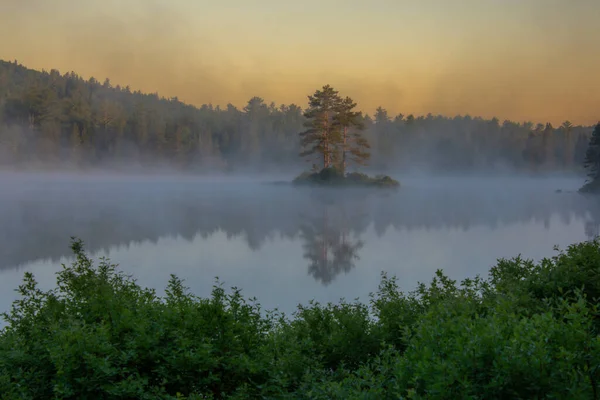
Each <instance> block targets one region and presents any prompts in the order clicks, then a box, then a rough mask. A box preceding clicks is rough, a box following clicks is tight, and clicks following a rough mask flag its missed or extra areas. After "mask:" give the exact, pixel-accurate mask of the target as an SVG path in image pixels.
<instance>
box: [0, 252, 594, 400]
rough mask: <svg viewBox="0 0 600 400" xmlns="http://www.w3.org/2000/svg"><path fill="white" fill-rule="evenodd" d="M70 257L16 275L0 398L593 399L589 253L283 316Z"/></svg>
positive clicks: (510, 265) (241, 300) (393, 289)
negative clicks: (46, 272)
mask: <svg viewBox="0 0 600 400" xmlns="http://www.w3.org/2000/svg"><path fill="white" fill-rule="evenodd" d="M72 250H73V252H74V254H75V256H76V260H75V261H74V263H73V264H72V265H70V266H64V267H63V269H62V271H60V272H59V273H58V274H57V286H56V289H53V290H50V291H46V292H44V291H41V290H40V289H39V288H38V286H37V283H36V281H35V279H34V276H33V275H31V274H30V273H25V277H24V281H23V284H22V285H21V286H20V287H19V289H18V291H19V293H20V299H19V300H17V301H16V302H15V303H14V304H13V307H12V310H11V311H10V312H8V313H6V314H5V315H4V317H5V319H6V322H7V326H6V327H5V328H4V329H3V330H2V331H1V332H0V393H2V399H220V398H230V399H249V398H250V399H457V398H460V399H507V398H511V399H530V398H538V399H541V398H569V399H598V390H599V387H598V386H599V383H598V382H600V339H599V337H598V328H599V327H600V319H599V318H598V309H597V306H598V297H599V295H600V242H599V241H598V240H594V241H590V242H583V243H579V244H575V245H572V246H570V247H568V248H567V249H566V250H563V251H559V252H558V253H557V254H556V255H555V256H554V257H551V258H547V259H544V260H542V261H540V262H539V263H534V262H532V261H530V260H525V259H522V258H520V257H516V258H512V259H501V260H499V261H498V263H497V265H496V266H495V267H493V268H492V269H491V271H490V272H489V276H488V277H487V278H485V279H484V278H481V277H474V278H473V279H467V280H465V281H463V282H461V283H460V284H458V283H457V282H455V281H453V280H451V279H449V278H448V277H447V276H445V275H444V274H443V272H442V271H438V272H437V273H436V275H435V276H434V277H433V279H432V281H431V282H430V283H429V284H420V285H419V286H418V287H417V288H416V289H415V291H413V292H410V293H403V292H401V291H400V290H399V287H398V283H397V280H396V279H395V278H393V277H387V276H386V275H382V277H381V283H380V286H379V288H378V290H377V291H376V292H375V293H373V294H372V295H371V298H370V300H369V301H368V302H366V303H360V302H351V303H349V302H344V301H340V302H339V303H338V304H319V303H315V302H312V303H309V304H308V305H305V306H299V307H298V309H297V311H296V312H295V314H293V315H290V316H285V315H282V314H279V313H277V312H276V311H267V312H265V311H264V310H262V309H261V307H260V305H259V304H258V303H257V302H256V300H254V299H246V298H245V297H244V296H243V295H242V292H241V291H240V290H239V289H237V288H232V289H231V290H225V289H224V288H223V286H222V285H221V284H220V283H219V282H218V281H217V283H216V284H215V286H214V288H213V291H212V294H211V296H210V297H208V298H200V297H197V296H195V295H193V294H191V293H189V291H188V290H187V289H186V288H185V286H184V284H183V282H182V281H181V280H180V279H178V278H177V277H175V276H172V277H171V279H170V281H169V282H168V285H167V289H166V295H165V296H164V297H158V296H157V295H156V293H155V292H154V290H152V289H147V288H143V287H140V286H139V285H138V284H137V283H136V282H135V280H134V279H133V278H132V277H130V276H127V275H124V274H123V273H122V272H120V271H118V269H117V267H116V266H115V265H112V264H111V263H110V262H109V261H108V260H106V259H101V260H100V261H99V263H98V264H97V265H95V263H94V262H93V261H92V260H91V259H90V258H89V257H88V256H87V255H86V254H85V252H84V248H83V244H82V242H81V241H79V240H73V242H72ZM432 251H435V249H432ZM399 262H401V260H399Z"/></svg>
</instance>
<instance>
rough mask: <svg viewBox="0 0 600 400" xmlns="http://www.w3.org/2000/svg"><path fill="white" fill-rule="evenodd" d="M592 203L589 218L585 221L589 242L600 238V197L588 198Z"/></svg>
mask: <svg viewBox="0 0 600 400" xmlns="http://www.w3.org/2000/svg"><path fill="white" fill-rule="evenodd" d="M588 197H589V198H590V199H591V200H592V201H590V203H591V204H592V205H590V207H589V208H588V213H589V217H588V218H587V219H586V221H585V235H586V236H587V238H588V239H589V240H592V239H594V238H596V237H597V236H600V197H596V196H588Z"/></svg>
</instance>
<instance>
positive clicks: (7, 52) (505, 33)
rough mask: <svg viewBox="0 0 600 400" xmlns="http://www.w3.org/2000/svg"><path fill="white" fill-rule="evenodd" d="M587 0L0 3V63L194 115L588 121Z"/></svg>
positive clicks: (597, 78)
mask: <svg viewBox="0 0 600 400" xmlns="http://www.w3.org/2000/svg"><path fill="white" fill-rule="evenodd" d="M598 21H600V1H597V0H568V1H567V0H419V1H414V0H413V1H408V0H369V1H367V0H364V1H358V0H303V1H284V0H254V1H251V0H228V1H226V0H221V1H218V2H217V1H206V0H170V1H167V0H130V1H125V0H121V1H118V0H102V1H100V0H53V1H49V0H2V2H1V3H0V59H5V60H15V59H16V60H18V61H19V62H20V63H22V64H24V65H26V66H27V67H30V68H34V69H46V70H50V69H53V68H55V69H58V70H60V71H61V72H67V71H75V72H77V73H79V74H80V75H82V76H84V77H86V78H87V77H90V76H93V77H95V78H96V79H98V80H101V81H102V80H104V78H106V77H108V78H110V79H111V81H112V82H113V83H114V84H121V85H129V86H130V87H131V88H132V89H134V90H136V89H140V90H142V91H145V92H159V94H161V95H164V96H168V97H170V96H177V97H178V98H179V99H180V100H182V101H185V102H189V103H192V104H195V105H200V104H204V103H212V104H215V105H216V104H220V105H225V104H227V103H233V104H234V105H236V106H238V107H241V106H243V105H244V104H245V103H246V101H247V100H248V99H249V98H250V97H252V96H260V97H262V98H264V99H265V100H266V101H267V102H271V101H274V102H275V103H277V104H281V103H296V104H299V105H300V106H305V105H306V102H307V99H306V96H307V95H308V94H310V93H312V92H314V90H315V89H317V88H319V87H321V86H322V85H324V84H331V85H332V86H334V87H335V88H336V89H338V90H340V92H341V94H343V95H349V96H351V97H353V98H354V99H355V100H356V101H357V102H358V104H359V108H360V109H361V110H363V111H365V112H369V113H372V112H373V110H374V109H375V108H376V107H377V106H379V105H381V106H383V107H384V108H386V109H388V111H389V112H390V113H391V114H396V113H399V112H401V113H403V114H405V115H406V114H409V113H414V114H426V113H429V112H431V113H433V114H446V115H456V114H470V115H473V116H476V115H479V116H484V117H492V116H497V117H498V118H500V119H501V120H503V119H505V118H508V119H513V120H518V121H524V120H531V121H535V122H545V121H550V122H552V123H554V124H558V123H560V122H562V121H564V120H565V119H569V120H571V121H572V122H574V123H577V124H591V123H595V122H597V121H598V120H600V23H598Z"/></svg>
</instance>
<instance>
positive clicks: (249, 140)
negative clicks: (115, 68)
mask: <svg viewBox="0 0 600 400" xmlns="http://www.w3.org/2000/svg"><path fill="white" fill-rule="evenodd" d="M355 107H356V104H355V103H354V102H353V101H352V100H351V99H349V98H345V99H344V98H341V97H340V96H339V94H338V93H337V91H335V90H334V89H333V88H331V87H330V86H325V87H324V88H322V89H321V90H318V91H316V92H315V94H313V95H312V96H309V105H308V108H307V109H306V110H303V109H301V108H300V107H299V106H297V105H294V104H291V105H279V106H277V105H275V104H274V103H266V102H265V101H264V100H263V99H262V98H260V97H253V98H251V99H250V100H249V101H248V103H247V104H246V106H245V107H243V108H242V109H238V108H237V107H235V106H233V105H232V104H228V105H226V106H225V107H220V106H213V105H211V104H205V105H202V106H199V107H193V106H190V105H187V104H184V103H183V102H181V101H179V100H178V99H177V98H176V97H174V98H164V97H160V96H158V95H157V94H155V93H152V94H144V93H141V92H140V91H133V90H131V89H130V88H129V87H121V86H119V85H116V86H114V85H113V84H112V83H111V82H110V80H108V79H106V80H104V82H103V83H100V82H98V81H97V80H96V79H94V78H90V79H88V80H85V79H83V78H82V77H80V76H78V75H77V74H75V73H72V72H71V73H66V74H61V73H59V72H58V71H56V70H51V71H50V72H46V71H42V72H39V71H34V70H31V69H27V68H25V67H24V66H22V65H19V64H17V63H16V62H4V61H0V167H16V168H25V167H27V168H29V167H44V168H49V167H54V166H56V167H59V166H66V167H77V168H87V167H104V166H122V167H123V168H131V167H132V166H134V165H135V166H138V167H139V168H150V167H152V166H169V167H171V168H176V169H185V170H190V171H213V170H215V169H217V170H223V171H225V170H229V171H252V170H254V171H259V170H261V171H266V170H277V171H281V170H282V169H290V170H295V171H297V170H298V169H300V168H302V166H303V162H302V159H300V158H299V157H298V148H299V147H300V145H304V149H305V152H304V155H305V156H306V157H310V158H311V159H314V157H319V160H320V161H319V164H322V166H332V165H336V166H340V167H341V168H342V169H345V168H346V167H347V166H348V164H349V163H350V162H353V163H358V164H364V163H365V161H366V160H367V159H369V155H370V162H369V166H368V167H367V169H372V170H378V171H382V172H383V171H385V170H394V171H411V170H413V169H418V170H420V171H423V170H425V171H443V172H456V173H464V172H469V171H495V170H502V171H506V170H512V171H519V172H524V171H525V172H549V171H564V170H568V171H580V170H581V169H582V165H583V160H584V157H585V152H586V149H587V145H588V142H589V138H590V135H591V132H592V127H588V126H575V125H573V124H572V123H570V122H568V121H566V122H565V123H563V124H562V125H561V126H560V127H558V128H554V127H553V126H552V125H550V124H538V125H537V126H536V125H535V124H534V123H532V122H527V121H526V122H521V123H519V122H514V121H503V122H500V121H499V120H498V119H496V118H494V119H491V120H486V119H483V118H479V117H471V116H469V115H465V116H455V117H444V116H439V115H438V116H436V115H432V114H428V115H422V116H416V115H412V114H411V115H407V116H405V115H403V114H398V115H396V116H393V115H389V114H388V112H387V111H386V110H385V109H383V108H381V107H379V108H378V109H377V111H376V112H375V114H373V116H370V115H368V114H363V113H360V112H358V111H356V110H355ZM303 129H304V134H303V135H302V137H299V136H298V132H300V131H302V130H303ZM369 144H371V146H372V147H371V146H369ZM369 147H371V148H369Z"/></svg>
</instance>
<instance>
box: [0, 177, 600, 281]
mask: <svg viewBox="0 0 600 400" xmlns="http://www.w3.org/2000/svg"><path fill="white" fill-rule="evenodd" d="M499 186H502V185H499ZM557 216H558V217H559V218H560V219H561V220H563V221H569V220H571V219H573V218H577V219H580V220H588V224H587V225H588V227H587V228H586V230H588V231H589V232H588V234H590V235H593V234H594V233H597V232H598V226H599V221H600V201H597V200H596V199H594V198H588V197H584V196H581V195H579V194H577V193H561V194H556V193H554V190H548V191H546V192H544V191H541V192H540V191H539V190H538V189H529V188H528V186H527V185H522V187H520V188H519V189H518V190H516V189H506V188H504V187H499V188H498V189H494V190H492V189H489V188H488V189H486V190H481V189H478V188H471V189H470V190H466V189H465V188H462V189H458V190H457V189H455V188H454V187H450V186H446V187H437V188H436V187H434V188H429V189H423V188H421V189H414V190H413V189H409V188H405V189H403V190H400V191H398V192H397V193H393V194H383V193H367V192H364V191H360V190H357V191H352V190H343V191H327V190H326V189H325V190H323V191H318V190H311V189H302V188H292V187H274V186H268V185H256V184H247V183H243V184H239V185H236V184H222V185H220V186H219V185H218V184H204V185H198V184H190V183H181V182H180V183H164V182H163V183H158V182H151V181H147V182H135V183H123V182H121V183H115V182H113V183H106V182H105V183H102V182H82V183H79V184H77V185H73V184H72V183H68V182H63V183H56V182H38V183H36V184H35V185H33V184H27V185H24V184H16V183H15V184H14V185H10V184H9V185H6V184H3V185H2V190H0V268H2V269H7V268H15V267H17V266H19V265H23V264H25V263H28V262H32V261H34V260H39V259H51V260H52V261H55V262H56V261H58V259H59V258H60V257H62V256H70V252H69V243H68V242H69V237H71V236H77V237H79V238H81V239H83V240H84V241H85V242H86V248H87V249H88V250H89V251H91V252H96V251H99V250H107V249H109V248H110V247H113V246H117V245H129V244H130V243H135V242H142V241H151V242H156V241H157V240H158V239H160V238H163V237H168V236H171V237H182V238H184V239H186V240H192V239H194V237H196V236H197V235H200V236H201V237H208V236H210V235H212V234H214V233H216V232H219V231H220V232H224V233H226V234H227V235H228V236H229V237H240V236H241V237H244V238H245V240H246V241H247V243H248V245H249V247H250V248H252V249H254V250H256V249H259V248H261V247H262V246H263V244H264V243H265V241H266V240H268V239H269V238H272V237H275V236H277V235H281V236H283V237H286V238H296V237H298V236H300V237H301V238H302V240H303V243H304V252H305V255H306V258H307V260H308V262H309V263H310V267H309V268H310V274H311V275H312V276H314V277H315V278H316V279H318V280H319V281H321V282H323V283H324V284H327V283H329V282H331V281H332V280H333V279H334V278H335V276H337V275H338V274H340V273H342V272H344V271H348V270H351V269H352V268H353V265H354V262H356V260H357V257H358V254H359V252H360V250H361V246H362V244H363V243H362V241H361V240H360V236H361V235H362V234H363V233H364V232H365V231H366V230H367V229H369V228H370V227H372V228H373V229H374V231H375V232H376V233H377V234H378V235H382V234H383V233H384V232H385V231H386V230H388V229H390V228H393V229H397V230H409V231H410V230H413V229H425V230H435V229H448V228H452V229H462V230H467V229H470V228H472V227H474V226H486V227H489V228H491V229H494V228H496V227H497V226H501V225H507V224H514V223H528V222H532V221H533V222H539V223H546V224H547V223H549V221H551V219H552V218H555V217H557Z"/></svg>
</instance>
